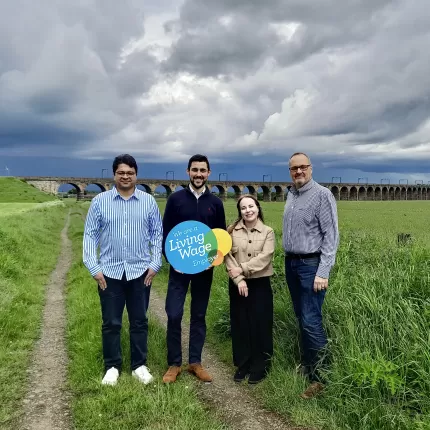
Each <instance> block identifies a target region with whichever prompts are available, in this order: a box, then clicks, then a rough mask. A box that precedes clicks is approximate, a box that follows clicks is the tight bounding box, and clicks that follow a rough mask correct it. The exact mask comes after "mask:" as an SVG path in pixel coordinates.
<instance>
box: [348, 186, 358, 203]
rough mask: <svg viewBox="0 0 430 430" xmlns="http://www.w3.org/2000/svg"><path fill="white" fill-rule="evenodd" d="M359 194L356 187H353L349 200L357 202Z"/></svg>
mask: <svg viewBox="0 0 430 430" xmlns="http://www.w3.org/2000/svg"><path fill="white" fill-rule="evenodd" d="M357 198H358V192H357V188H356V187H351V189H350V190H349V200H357Z"/></svg>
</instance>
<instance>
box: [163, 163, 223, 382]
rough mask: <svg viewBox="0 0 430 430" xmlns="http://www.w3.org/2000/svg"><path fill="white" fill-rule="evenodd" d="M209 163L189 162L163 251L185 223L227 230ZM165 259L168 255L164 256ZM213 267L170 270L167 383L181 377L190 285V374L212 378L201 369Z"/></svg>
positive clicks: (171, 204)
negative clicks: (195, 270) (211, 185)
mask: <svg viewBox="0 0 430 430" xmlns="http://www.w3.org/2000/svg"><path fill="white" fill-rule="evenodd" d="M210 172H211V171H210V166H209V161H208V159H207V157H206V156H204V155H200V154H197V155H193V156H192V157H191V158H190V160H189V161H188V168H187V174H188V175H189V177H190V184H189V186H188V187H187V188H185V189H183V190H180V191H177V192H175V193H173V194H171V195H170V197H169V199H168V200H167V205H166V209H165V211H164V218H163V250H164V249H165V243H166V238H167V235H168V234H169V232H170V230H172V228H174V227H175V226H176V225H177V224H179V223H181V222H183V221H200V222H202V223H204V224H206V225H207V226H208V227H209V228H211V229H214V228H222V229H225V228H226V224H225V214H224V206H223V204H222V201H221V200H220V199H219V198H218V197H217V196H215V195H213V194H212V193H211V192H210V190H209V189H208V188H207V187H206V185H205V184H206V182H207V180H208V177H209V175H210ZM164 255H165V254H164ZM212 277H213V267H210V268H208V269H207V270H204V271H203V272H201V273H197V274H194V275H189V274H185V273H180V272H178V271H176V270H175V269H174V268H173V267H172V266H170V273H169V283H168V287H167V297H166V313H167V318H168V322H167V362H168V365H169V368H168V370H167V372H166V374H165V375H164V377H163V381H164V382H165V383H169V382H175V381H176V377H177V376H178V375H179V374H180V373H181V365H182V347H181V322H182V316H183V314H184V302H185V296H186V295H187V291H188V286H189V284H190V283H191V321H190V343H189V366H188V371H189V372H190V373H192V374H194V375H196V376H197V377H198V378H199V379H200V380H202V381H204V382H211V381H212V377H211V376H210V375H209V373H208V372H207V371H206V370H205V369H203V367H202V365H201V355H202V349H203V344H204V342H205V337H206V321H205V317H206V309H207V307H208V302H209V295H210V289H211V285H212Z"/></svg>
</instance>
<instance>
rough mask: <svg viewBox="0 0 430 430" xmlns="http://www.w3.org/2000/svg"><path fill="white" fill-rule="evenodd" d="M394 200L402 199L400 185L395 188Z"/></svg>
mask: <svg viewBox="0 0 430 430" xmlns="http://www.w3.org/2000/svg"><path fill="white" fill-rule="evenodd" d="M394 200H400V187H396V189H395V190H394Z"/></svg>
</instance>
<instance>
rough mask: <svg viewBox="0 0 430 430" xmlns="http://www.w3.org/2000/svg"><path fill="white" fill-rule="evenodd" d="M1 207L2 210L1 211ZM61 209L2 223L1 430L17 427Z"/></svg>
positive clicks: (57, 243) (57, 238) (7, 218)
mask: <svg viewBox="0 0 430 430" xmlns="http://www.w3.org/2000/svg"><path fill="white" fill-rule="evenodd" d="M0 206H1V205H0ZM65 214H66V210H65V208H64V207H54V208H42V209H40V210H34V211H32V212H27V213H24V214H21V215H14V216H3V217H1V218H0V399H1V402H0V428H2V429H9V428H13V427H14V426H15V423H16V420H17V418H18V415H19V411H20V409H19V407H18V406H19V403H20V400H21V399H22V397H23V395H24V391H25V383H26V378H27V367H28V364H29V358H30V354H31V351H32V348H33V344H34V341H35V339H36V338H37V337H38V335H39V330H40V322H41V316H42V308H43V303H44V292H45V288H44V286H45V284H46V283H47V281H48V279H49V275H50V273H51V271H52V270H53V269H54V267H55V264H56V261H57V257H58V253H59V250H60V231H61V229H62V227H63V225H64V221H65Z"/></svg>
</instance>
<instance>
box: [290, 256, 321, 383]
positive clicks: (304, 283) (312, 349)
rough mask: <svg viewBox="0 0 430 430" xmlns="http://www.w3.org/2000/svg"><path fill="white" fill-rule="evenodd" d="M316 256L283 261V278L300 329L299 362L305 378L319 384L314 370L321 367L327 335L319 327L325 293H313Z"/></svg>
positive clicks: (316, 267) (317, 259)
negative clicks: (305, 370) (304, 371)
mask: <svg viewBox="0 0 430 430" xmlns="http://www.w3.org/2000/svg"><path fill="white" fill-rule="evenodd" d="M318 265H319V257H313V258H306V259H290V258H285V276H286V279H287V284H288V289H289V290H290V295H291V300H292V302H293V307H294V312H295V314H296V317H297V321H298V324H299V329H300V343H301V359H302V365H304V366H306V369H307V373H308V376H309V379H310V380H311V381H320V380H321V377H320V375H319V373H318V368H319V367H320V366H321V365H322V364H323V361H324V352H325V346H326V345H327V336H326V334H325V331H324V327H323V324H322V305H323V302H324V297H325V293H326V292H325V290H324V291H319V292H315V291H314V289H313V287H314V280H315V276H316V273H317V270H318Z"/></svg>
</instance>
